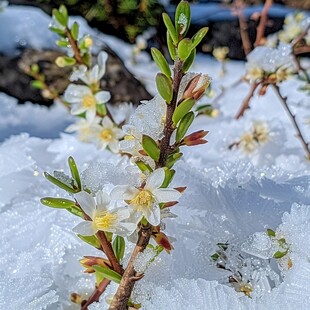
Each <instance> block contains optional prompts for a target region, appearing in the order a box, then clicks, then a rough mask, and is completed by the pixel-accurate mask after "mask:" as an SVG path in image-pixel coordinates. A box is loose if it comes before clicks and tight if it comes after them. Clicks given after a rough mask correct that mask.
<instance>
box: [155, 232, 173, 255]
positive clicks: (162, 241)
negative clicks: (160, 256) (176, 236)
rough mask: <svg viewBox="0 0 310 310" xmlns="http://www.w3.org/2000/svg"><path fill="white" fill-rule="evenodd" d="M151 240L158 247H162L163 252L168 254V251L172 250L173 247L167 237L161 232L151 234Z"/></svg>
mask: <svg viewBox="0 0 310 310" xmlns="http://www.w3.org/2000/svg"><path fill="white" fill-rule="evenodd" d="M153 238H154V240H155V241H156V243H157V244H158V245H160V246H162V247H163V248H164V249H165V251H166V252H167V253H169V254H170V251H171V250H173V246H172V244H171V243H170V241H169V239H168V237H167V236H166V235H165V234H164V233H163V232H160V233H158V234H153Z"/></svg>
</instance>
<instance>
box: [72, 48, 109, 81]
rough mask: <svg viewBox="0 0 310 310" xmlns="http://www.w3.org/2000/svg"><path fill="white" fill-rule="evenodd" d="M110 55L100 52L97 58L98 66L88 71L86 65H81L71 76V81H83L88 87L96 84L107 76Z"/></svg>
mask: <svg viewBox="0 0 310 310" xmlns="http://www.w3.org/2000/svg"><path fill="white" fill-rule="evenodd" d="M107 59H108V54H107V53H106V52H104V51H102V52H100V53H99V55H98V57H97V64H96V65H95V66H93V67H92V69H90V70H88V69H87V67H86V66H85V65H80V66H79V67H78V69H76V70H74V71H73V73H72V74H71V76H70V81H77V80H81V81H83V82H84V83H85V84H87V85H93V84H96V83H97V82H99V81H100V80H101V78H102V77H103V76H104V74H105V69H106V61H107Z"/></svg>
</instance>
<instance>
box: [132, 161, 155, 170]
mask: <svg viewBox="0 0 310 310" xmlns="http://www.w3.org/2000/svg"><path fill="white" fill-rule="evenodd" d="M135 164H136V165H137V166H138V168H139V169H140V170H141V171H142V172H145V171H149V172H153V169H152V168H151V167H150V165H148V164H146V163H145V162H143V161H136V162H135Z"/></svg>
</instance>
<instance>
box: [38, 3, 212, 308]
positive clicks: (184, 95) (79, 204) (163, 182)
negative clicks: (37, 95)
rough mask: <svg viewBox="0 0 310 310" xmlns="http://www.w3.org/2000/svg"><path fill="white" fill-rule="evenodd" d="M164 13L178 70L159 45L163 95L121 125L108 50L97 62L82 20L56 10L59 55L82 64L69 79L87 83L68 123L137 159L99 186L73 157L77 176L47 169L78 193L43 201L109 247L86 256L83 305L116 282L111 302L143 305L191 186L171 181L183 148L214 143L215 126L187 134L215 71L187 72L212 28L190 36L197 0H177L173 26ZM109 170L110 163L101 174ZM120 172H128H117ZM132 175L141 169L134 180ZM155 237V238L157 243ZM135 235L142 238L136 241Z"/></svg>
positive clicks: (77, 91) (73, 92)
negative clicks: (150, 271)
mask: <svg viewBox="0 0 310 310" xmlns="http://www.w3.org/2000/svg"><path fill="white" fill-rule="evenodd" d="M163 20H164V23H165V25H166V28H167V42H168V46H169V52H170V56H171V58H172V59H173V60H174V66H173V74H172V72H171V68H170V66H169V65H168V62H167V60H166V59H165V58H164V56H163V54H162V53H161V52H160V51H159V50H158V49H155V48H154V49H152V56H153V59H154V61H155V63H156V64H157V66H158V67H159V69H160V72H159V73H158V74H157V76H156V86H157V90H158V94H157V95H156V96H155V97H154V98H153V99H152V100H150V101H147V102H143V104H142V105H141V106H139V107H138V108H137V109H136V111H135V112H134V114H133V115H132V116H131V117H130V119H129V123H128V124H127V125H125V126H123V131H121V129H120V128H119V125H117V124H115V123H114V122H113V118H112V117H111V114H110V113H109V110H108V107H107V106H106V102H107V101H108V100H109V93H108V92H107V91H102V90H100V89H99V80H100V79H101V78H102V76H103V74H104V69H105V60H106V55H105V54H104V53H100V54H99V55H98V61H97V62H98V63H97V64H96V65H95V66H93V67H92V66H91V64H90V59H91V57H90V54H89V47H90V45H91V41H90V38H89V37H84V38H81V39H78V25H77V24H73V25H72V27H71V28H69V26H68V16H67V12H66V9H65V8H64V7H63V6H61V7H60V9H59V10H54V24H53V26H52V29H53V30H54V31H56V32H57V33H59V34H60V36H61V39H60V41H59V44H60V45H64V46H65V45H66V47H68V48H69V55H68V56H67V57H62V58H60V59H57V60H56V62H57V63H58V65H60V66H67V65H75V64H78V67H75V68H74V70H73V73H72V75H71V78H70V79H71V80H72V81H76V80H80V81H81V82H83V84H84V85H80V84H78V85H77V84H70V85H69V86H68V88H67V90H66V92H65V95H64V98H65V99H66V101H68V102H69V103H70V104H71V105H72V106H71V113H72V114H74V115H79V116H80V118H81V119H80V121H79V122H78V123H77V124H74V125H72V126H70V127H69V130H70V131H78V133H79V135H80V137H81V138H82V140H84V141H96V142H97V144H98V145H99V146H100V147H102V148H105V147H108V148H109V149H110V150H111V151H112V152H115V153H116V152H118V151H119V149H120V150H121V152H122V153H123V154H124V155H126V154H127V155H128V156H129V158H130V160H129V161H128V166H127V167H126V168H122V167H117V166H116V167H114V170H115V172H114V173H113V174H112V173H111V175H109V174H108V175H107V177H106V179H105V183H104V184H97V186H95V188H96V189H94V187H93V186H90V184H87V182H86V183H85V182H84V181H83V177H82V178H81V177H80V173H79V171H78V168H77V166H76V164H75V161H74V159H73V158H72V157H70V158H69V160H68V163H69V168H70V171H71V176H68V175H65V174H64V173H62V172H57V171H56V172H54V176H52V175H50V174H48V173H45V176H46V178H47V179H48V180H49V181H51V182H52V183H54V184H55V185H57V186H58V187H60V188H62V189H64V190H65V191H67V192H68V193H69V194H70V195H71V199H67V198H51V197H46V198H43V199H42V200H41V202H42V203H43V204H45V205H47V206H49V207H53V208H63V209H66V210H67V211H69V212H71V213H73V214H74V215H76V216H78V217H80V218H81V219H82V221H81V222H80V223H79V224H78V225H77V226H76V227H75V228H74V229H73V231H74V232H76V233H77V235H78V237H79V238H80V239H82V240H83V241H85V242H87V243H89V244H91V245H92V246H93V247H95V248H96V249H98V250H100V251H102V252H103V254H104V256H103V257H92V256H85V258H84V259H82V261H81V263H82V265H83V266H85V267H86V272H91V273H95V275H96V284H97V285H96V289H95V291H94V293H93V295H91V296H90V297H89V299H88V300H81V298H76V296H77V295H74V296H75V298H73V299H74V300H76V301H78V302H80V303H81V308H82V309H87V307H88V306H89V305H90V304H91V303H93V302H95V301H98V298H99V297H100V295H101V294H102V293H103V291H104V290H105V289H106V287H107V286H108V285H109V283H110V281H114V282H116V283H119V287H118V290H117V292H116V294H115V295H114V297H113V300H112V302H111V305H110V309H117V310H121V309H127V306H133V307H134V308H136V307H138V305H135V304H134V303H133V302H132V301H131V299H130V296H131V293H132V290H133V287H134V285H135V282H136V281H139V280H140V279H141V278H142V277H143V273H144V270H145V268H147V266H149V264H151V263H152V261H153V260H154V257H155V256H157V255H159V253H160V252H161V251H162V250H166V251H167V252H168V253H169V252H170V251H171V250H172V249H173V246H172V244H171V240H169V237H168V236H167V235H165V233H164V232H163V230H164V227H165V225H164V224H163V220H164V219H165V218H171V217H175V215H174V214H173V213H171V212H170V208H171V207H172V206H173V205H175V204H177V203H178V201H179V199H180V198H181V195H182V193H183V192H184V190H185V187H172V186H171V185H170V184H171V182H172V180H173V177H174V175H175V172H176V171H175V170H174V169H173V166H174V164H175V163H176V162H177V161H178V160H179V159H180V158H181V157H182V155H183V154H182V153H181V151H180V150H181V148H182V147H184V146H195V145H198V144H204V143H206V142H207V141H206V140H205V139H204V137H205V136H206V135H207V133H208V132H206V131H203V130H200V131H196V132H193V133H190V134H188V130H189V128H190V125H191V124H192V122H193V120H194V119H195V113H194V112H193V108H194V105H195V103H196V101H197V100H199V99H200V98H201V96H202V95H203V94H204V92H205V90H206V88H207V87H208V86H209V83H210V78H209V77H208V76H207V75H203V74H195V73H189V72H187V71H188V70H189V68H190V67H191V65H192V63H193V61H194V58H195V54H196V46H197V45H198V44H199V43H200V42H201V40H202V39H203V37H204V36H205V34H206V33H207V31H208V29H207V28H202V29H201V30H199V31H198V32H197V33H196V34H195V35H194V36H193V37H192V38H186V37H185V36H186V33H187V31H188V28H189V26H190V7H189V4H188V3H187V2H186V1H181V2H180V4H179V5H178V7H177V9H176V13H175V24H174V25H173V23H172V21H171V19H170V17H169V16H168V15H167V14H165V13H164V14H163ZM123 136H124V140H122V141H121V143H120V144H119V140H120V139H121V138H122V137H123ZM106 169H107V166H104V167H103V171H102V173H104V172H106V171H104V170H106ZM99 173H100V172H99ZM83 174H84V175H85V174H87V172H83ZM83 174H82V176H83ZM115 174H118V176H119V177H120V176H122V177H121V178H116V175H115ZM129 175H134V179H132V178H130V177H129ZM120 179H121V181H120ZM151 238H152V239H153V240H154V241H155V245H152V244H150V239H151ZM131 242H134V243H135V246H134V247H133V246H131V245H130V243H131ZM130 249H131V250H132V254H131V257H130V259H129V261H128V263H127V265H125V264H124V262H123V257H124V253H125V251H129V250H130ZM146 249H147V250H146ZM145 251H146V252H145ZM142 253H148V255H146V254H145V255H144V254H142ZM141 255H144V256H146V257H148V259H147V263H146V265H145V267H144V268H140V267H137V266H138V265H137V260H139V257H141Z"/></svg>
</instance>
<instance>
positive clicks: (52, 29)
mask: <svg viewBox="0 0 310 310" xmlns="http://www.w3.org/2000/svg"><path fill="white" fill-rule="evenodd" d="M49 29H50V30H51V31H53V32H55V33H57V34H59V35H60V36H62V37H65V33H66V31H65V30H64V29H60V28H57V27H53V26H50V27H49Z"/></svg>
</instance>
